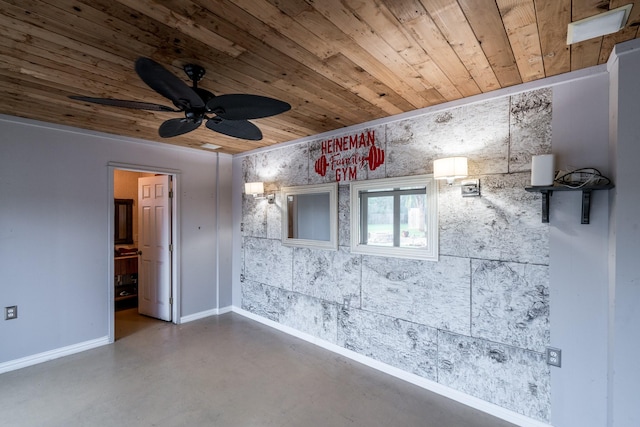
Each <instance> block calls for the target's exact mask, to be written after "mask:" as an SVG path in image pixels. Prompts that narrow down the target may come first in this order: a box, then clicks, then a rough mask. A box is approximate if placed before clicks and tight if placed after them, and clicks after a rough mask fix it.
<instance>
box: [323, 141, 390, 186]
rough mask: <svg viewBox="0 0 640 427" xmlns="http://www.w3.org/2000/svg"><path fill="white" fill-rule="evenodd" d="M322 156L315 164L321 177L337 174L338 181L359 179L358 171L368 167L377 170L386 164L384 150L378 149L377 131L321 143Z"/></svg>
mask: <svg viewBox="0 0 640 427" xmlns="http://www.w3.org/2000/svg"><path fill="white" fill-rule="evenodd" d="M321 145H322V155H321V156H320V157H318V159H317V160H316V162H315V171H316V173H317V174H318V175H320V176H326V175H327V173H331V174H335V178H336V181H338V182H339V181H351V180H353V179H358V170H361V169H364V168H365V167H368V168H369V170H372V171H373V170H376V169H377V168H378V166H380V165H382V164H383V163H384V150H383V149H381V148H378V147H376V131H375V130H369V131H366V132H361V133H357V134H353V135H345V136H340V137H337V138H332V139H327V140H324V141H321Z"/></svg>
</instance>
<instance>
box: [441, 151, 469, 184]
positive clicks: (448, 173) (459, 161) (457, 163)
mask: <svg viewBox="0 0 640 427" xmlns="http://www.w3.org/2000/svg"><path fill="white" fill-rule="evenodd" d="M467 175H469V173H468V167H467V158H466V157H447V158H445V159H437V160H434V161H433V178H434V179H446V180H447V184H449V185H451V184H453V180H454V179H458V178H466V177H467Z"/></svg>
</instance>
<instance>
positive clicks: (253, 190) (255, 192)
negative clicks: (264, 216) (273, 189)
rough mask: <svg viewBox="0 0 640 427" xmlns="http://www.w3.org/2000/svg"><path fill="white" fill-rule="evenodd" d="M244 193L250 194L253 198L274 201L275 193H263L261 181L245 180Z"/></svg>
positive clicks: (270, 202)
mask: <svg viewBox="0 0 640 427" xmlns="http://www.w3.org/2000/svg"><path fill="white" fill-rule="evenodd" d="M244 193H245V194H251V195H252V196H253V198H254V199H256V200H258V199H267V202H269V204H274V203H275V202H276V195H275V194H273V193H271V194H267V195H265V194H264V183H263V182H245V184H244Z"/></svg>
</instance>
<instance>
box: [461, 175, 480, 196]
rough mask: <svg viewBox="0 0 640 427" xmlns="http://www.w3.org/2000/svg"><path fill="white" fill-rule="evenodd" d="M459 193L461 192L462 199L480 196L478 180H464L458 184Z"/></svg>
mask: <svg viewBox="0 0 640 427" xmlns="http://www.w3.org/2000/svg"><path fill="white" fill-rule="evenodd" d="M460 191H461V192H462V197H477V196H480V180H479V179H465V180H464V181H462V182H461V183H460Z"/></svg>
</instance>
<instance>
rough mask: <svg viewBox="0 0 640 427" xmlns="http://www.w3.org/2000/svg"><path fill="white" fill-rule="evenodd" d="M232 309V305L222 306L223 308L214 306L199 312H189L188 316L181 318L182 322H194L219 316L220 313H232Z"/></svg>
mask: <svg viewBox="0 0 640 427" xmlns="http://www.w3.org/2000/svg"><path fill="white" fill-rule="evenodd" d="M231 311H232V307H231V306H227V307H222V308H212V309H211V310H205V311H200V312H198V313H194V314H189V315H188V316H184V317H181V318H180V324H182V323H188V322H193V321H194V320H199V319H204V318H205V317H209V316H218V315H220V314H225V313H230V312H231Z"/></svg>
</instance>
